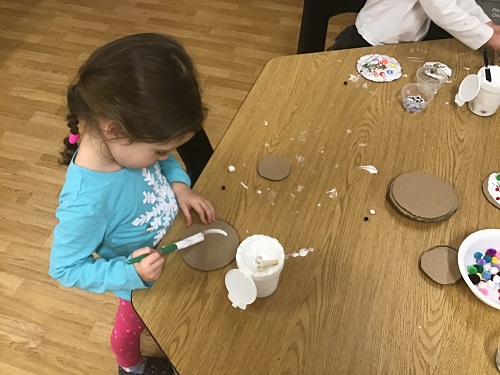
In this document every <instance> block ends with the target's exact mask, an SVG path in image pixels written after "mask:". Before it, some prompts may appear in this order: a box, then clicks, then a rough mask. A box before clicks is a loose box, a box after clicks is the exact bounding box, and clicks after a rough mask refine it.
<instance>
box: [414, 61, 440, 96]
mask: <svg viewBox="0 0 500 375" xmlns="http://www.w3.org/2000/svg"><path fill="white" fill-rule="evenodd" d="M447 79H448V76H447V75H446V73H445V71H444V70H443V69H441V68H438V67H437V66H422V67H421V68H418V69H417V83H425V84H428V85H430V87H431V88H432V90H433V91H434V94H436V93H437V92H438V91H439V89H440V88H441V86H443V85H444V83H445V82H446V80H447Z"/></svg>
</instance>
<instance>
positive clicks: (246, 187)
mask: <svg viewBox="0 0 500 375" xmlns="http://www.w3.org/2000/svg"><path fill="white" fill-rule="evenodd" d="M240 184H241V185H242V186H243V187H244V188H245V189H248V186H246V185H245V184H244V183H243V182H241V181H240Z"/></svg>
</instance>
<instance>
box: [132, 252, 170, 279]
mask: <svg viewBox="0 0 500 375" xmlns="http://www.w3.org/2000/svg"><path fill="white" fill-rule="evenodd" d="M143 254H149V255H148V256H147V257H146V258H144V259H142V260H141V261H140V262H138V263H134V267H135V270H136V271H137V274H138V275H139V277H140V278H141V280H142V281H144V282H145V283H147V282H151V281H156V280H157V279H158V277H160V274H161V271H162V270H163V264H164V263H165V259H164V258H163V257H162V256H161V252H159V251H156V250H155V249H153V248H151V247H143V248H142V249H138V250H136V251H134V252H133V253H132V258H135V257H138V256H140V255H143Z"/></svg>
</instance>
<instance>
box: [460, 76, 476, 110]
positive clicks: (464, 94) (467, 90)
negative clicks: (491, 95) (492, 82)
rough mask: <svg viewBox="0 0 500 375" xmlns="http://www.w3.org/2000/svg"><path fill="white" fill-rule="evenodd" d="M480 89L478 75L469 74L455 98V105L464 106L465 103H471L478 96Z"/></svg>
mask: <svg viewBox="0 0 500 375" xmlns="http://www.w3.org/2000/svg"><path fill="white" fill-rule="evenodd" d="M480 87H481V81H480V80H479V77H478V76H477V75H476V74H469V75H468V76H467V77H465V78H464V80H463V81H462V83H460V87H459V88H458V94H457V95H456V96H455V103H457V104H458V105H459V106H462V105H464V103H465V102H470V101H471V100H472V99H474V98H475V97H476V96H477V93H478V92H479V88H480Z"/></svg>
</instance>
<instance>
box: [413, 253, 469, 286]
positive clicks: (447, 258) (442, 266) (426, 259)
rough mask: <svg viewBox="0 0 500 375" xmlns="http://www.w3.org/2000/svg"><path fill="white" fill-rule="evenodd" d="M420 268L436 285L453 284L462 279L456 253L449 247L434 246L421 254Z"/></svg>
mask: <svg viewBox="0 0 500 375" xmlns="http://www.w3.org/2000/svg"><path fill="white" fill-rule="evenodd" d="M420 268H421V269H422V271H424V273H425V274H426V275H427V276H429V277H430V278H431V279H432V280H434V281H435V282H437V283H438V284H453V283H454V282H456V281H457V280H459V279H460V278H461V277H462V275H461V274H460V269H459V267H458V253H457V251H456V250H455V249H453V248H451V247H449V246H444V245H441V246H436V247H433V248H431V249H429V250H427V251H426V252H425V253H423V254H422V256H421V257H420Z"/></svg>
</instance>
